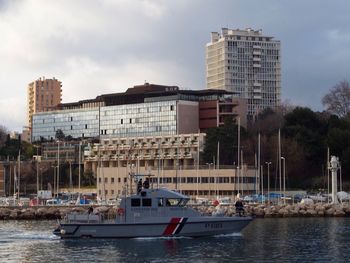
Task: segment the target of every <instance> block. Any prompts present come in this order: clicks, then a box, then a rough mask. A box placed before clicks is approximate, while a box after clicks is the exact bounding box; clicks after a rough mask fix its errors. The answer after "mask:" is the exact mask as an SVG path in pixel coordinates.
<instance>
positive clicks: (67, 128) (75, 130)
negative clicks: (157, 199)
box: [32, 108, 100, 142]
mask: <svg viewBox="0 0 350 263" xmlns="http://www.w3.org/2000/svg"><path fill="white" fill-rule="evenodd" d="M99 125H100V124H99V109H98V108H90V109H75V110H62V111H51V112H41V113H37V114H34V115H33V128H32V141H33V142H35V141H39V140H41V139H45V140H51V139H54V138H55V135H56V131H57V130H62V132H63V133H64V135H65V136H72V137H73V138H84V137H97V136H98V135H99Z"/></svg>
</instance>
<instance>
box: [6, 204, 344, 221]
mask: <svg viewBox="0 0 350 263" xmlns="http://www.w3.org/2000/svg"><path fill="white" fill-rule="evenodd" d="M88 207H89V206H34V207H18V206H12V207H9V206H7V207H0V219H1V220H53V219H62V218H64V216H65V215H66V214H67V213H74V212H75V213H87V211H88ZM193 207H194V208H195V209H197V210H198V211H200V212H201V213H203V214H206V215H212V214H217V215H225V216H234V215H235V214H236V212H235V208H234V206H233V205H228V206H216V207H215V206H204V205H196V206H193ZM244 208H245V215H251V216H253V217H261V218H264V217H265V218H271V217H276V218H281V217H345V216H350V205H349V203H343V204H325V203H316V204H287V205H273V206H272V205H271V206H269V205H264V204H254V205H251V204H249V205H245V207H244ZM116 212H117V207H116V206H94V213H99V214H102V215H103V216H104V218H114V217H115V216H116Z"/></svg>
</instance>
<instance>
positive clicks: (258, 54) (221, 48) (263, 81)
mask: <svg viewBox="0 0 350 263" xmlns="http://www.w3.org/2000/svg"><path fill="white" fill-rule="evenodd" d="M280 46H281V43H280V41H279V40H275V39H274V38H273V37H271V36H266V35H263V33H262V31H261V30H258V31H256V30H252V29H246V30H239V29H228V28H222V31H221V33H218V32H212V33H211V42H210V43H208V44H207V46H206V71H207V72H206V82H207V88H208V89H224V90H227V91H230V92H233V93H235V94H236V95H237V97H241V98H244V99H246V100H247V107H248V108H247V117H248V118H249V119H253V118H254V117H255V116H256V115H257V114H259V113H260V112H261V111H262V110H264V109H266V108H272V109H275V108H276V107H278V106H279V105H280V101H281V51H280Z"/></svg>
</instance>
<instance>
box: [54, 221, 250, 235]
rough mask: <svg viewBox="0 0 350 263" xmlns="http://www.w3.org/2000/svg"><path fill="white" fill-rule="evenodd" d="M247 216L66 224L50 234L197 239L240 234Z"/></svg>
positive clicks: (246, 222)
mask: <svg viewBox="0 0 350 263" xmlns="http://www.w3.org/2000/svg"><path fill="white" fill-rule="evenodd" d="M251 220H252V218H251V217H197V218H185V217H180V218H169V219H168V220H166V221H163V222H153V223H151V222H143V223H141V222H139V223H115V222H114V223H113V222H103V223H67V224H60V226H59V227H58V228H57V229H56V230H55V231H54V234H55V235H57V236H60V237H61V238H135V237H177V236H184V237H200V236H212V235H220V234H231V233H236V232H240V231H241V230H242V229H243V228H244V227H245V226H246V225H247V224H248V223H249V222H250V221H251Z"/></svg>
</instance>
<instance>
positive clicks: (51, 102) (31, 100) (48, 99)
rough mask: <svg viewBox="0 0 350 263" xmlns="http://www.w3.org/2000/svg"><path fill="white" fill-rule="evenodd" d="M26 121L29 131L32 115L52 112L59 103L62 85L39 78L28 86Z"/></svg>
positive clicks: (53, 79)
mask: <svg viewBox="0 0 350 263" xmlns="http://www.w3.org/2000/svg"><path fill="white" fill-rule="evenodd" d="M27 90H28V102H27V121H28V127H29V130H31V129H32V117H33V114H35V113H38V112H44V111H52V110H53V108H54V107H56V106H57V105H59V104H60V103H61V100H62V99H61V97H62V84H61V82H60V81H58V80H57V79H55V78H52V79H45V77H43V78H39V79H37V80H35V81H33V82H31V83H29V84H28V88H27Z"/></svg>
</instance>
